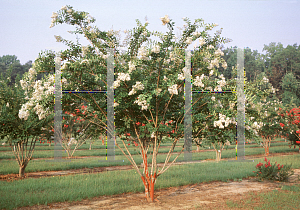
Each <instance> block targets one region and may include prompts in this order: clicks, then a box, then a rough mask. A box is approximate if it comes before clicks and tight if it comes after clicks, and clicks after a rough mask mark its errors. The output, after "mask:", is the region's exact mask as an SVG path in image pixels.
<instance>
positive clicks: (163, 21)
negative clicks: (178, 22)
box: [160, 15, 170, 25]
mask: <svg viewBox="0 0 300 210" xmlns="http://www.w3.org/2000/svg"><path fill="white" fill-rule="evenodd" d="M160 20H161V21H162V24H163V25H166V24H167V23H169V22H170V19H169V16H168V15H165V16H164V17H161V18H160Z"/></svg>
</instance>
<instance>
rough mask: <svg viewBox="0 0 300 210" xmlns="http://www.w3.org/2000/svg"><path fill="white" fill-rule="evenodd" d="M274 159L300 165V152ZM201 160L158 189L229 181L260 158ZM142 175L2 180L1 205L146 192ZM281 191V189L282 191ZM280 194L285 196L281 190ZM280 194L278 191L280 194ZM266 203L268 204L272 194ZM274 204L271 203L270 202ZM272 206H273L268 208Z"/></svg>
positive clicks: (164, 179)
mask: <svg viewBox="0 0 300 210" xmlns="http://www.w3.org/2000/svg"><path fill="white" fill-rule="evenodd" d="M270 160H271V163H273V162H275V161H277V162H278V163H280V164H286V163H293V168H300V154H297V155H293V156H285V157H274V158H270ZM261 161H263V158H260V159H257V160H255V161H254V162H228V161H221V162H219V163H216V162H201V163H194V164H186V165H175V166H172V167H171V168H169V170H167V171H166V172H165V173H164V174H163V175H161V176H160V177H158V179H157V182H156V185H155V189H156V190H157V189H163V188H168V187H177V186H183V185H188V184H195V183H203V182H210V181H223V182H226V181H229V180H234V179H236V180H237V179H243V178H247V177H251V176H253V172H252V171H253V170H254V169H255V165H256V164H257V163H258V162H261ZM291 189H293V190H294V191H292V192H293V193H294V194H293V195H292V194H291V193H290V194H289V195H290V196H287V197H286V199H288V200H287V201H286V202H287V203H291V202H292V201H293V202H295V204H294V205H293V206H294V207H295V205H299V202H300V201H299V199H298V200H297V199H296V198H297V197H296V196H298V198H299V194H297V193H299V192H298V190H299V189H298V188H297V187H296V188H291ZM143 191H144V187H143V184H142V181H141V178H140V177H139V175H138V174H137V173H136V171H135V170H128V171H109V172H104V173H97V174H78V175H70V176H61V177H47V178H40V179H33V178H27V179H23V180H18V181H14V182H4V181H3V182H0V209H3V208H6V209H14V208H17V207H22V206H32V205H36V204H46V203H47V204H49V203H54V202H64V201H70V202H71V201H77V200H82V199H86V198H92V197H96V196H102V195H113V194H122V193H126V192H143ZM279 193H281V192H279ZM280 196H283V195H282V194H280ZM277 197H278V195H277ZM263 199H266V200H265V202H267V203H264V204H263V203H262V205H267V206H266V207H268V202H273V201H270V200H268V197H267V196H265V197H264V198H263ZM270 205H271V204H269V206H270ZM264 209H270V208H264Z"/></svg>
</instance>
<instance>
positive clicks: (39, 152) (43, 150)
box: [0, 139, 292, 160]
mask: <svg viewBox="0 0 300 210" xmlns="http://www.w3.org/2000/svg"><path fill="white" fill-rule="evenodd" d="M278 140H280V139H276V141H274V142H272V144H271V148H272V147H277V146H287V145H288V143H285V142H278ZM97 143H99V142H97ZM39 144H40V143H38V144H37V146H36V148H35V151H34V153H33V158H53V157H54V153H53V150H54V147H53V146H52V147H49V146H48V145H44V146H39ZM119 145H120V147H121V148H124V146H123V144H122V143H121V142H120V143H119ZM182 145H183V141H181V142H180V143H178V146H176V147H175V149H174V152H180V151H181V149H182ZM86 146H88V145H83V146H81V147H80V150H76V151H75V152H74V154H73V156H78V157H80V156H106V146H105V145H96V147H97V149H92V150H88V148H85V147H86ZM161 146H164V147H161V148H160V149H159V153H168V152H169V149H170V146H171V145H170V144H168V143H165V144H162V145H161ZM2 147H3V146H2ZM0 148H1V147H0ZM72 148H74V146H73V147H72ZM84 148H85V149H84ZM128 148H129V151H130V153H131V154H132V155H137V154H139V152H138V149H137V148H136V147H134V146H131V145H130V146H129V147H128ZM245 148H246V150H247V149H248V148H261V149H262V147H259V145H257V144H253V145H248V144H246V146H245ZM287 148H288V147H287ZM2 149H4V148H2ZM6 149H9V150H6ZM196 149H197V147H196V146H193V147H192V150H196ZM207 149H208V148H206V149H203V148H201V150H207ZM211 149H213V148H211ZM228 150H235V145H230V146H228ZM4 151H5V152H4ZM291 151H292V150H291ZM71 152H72V150H71ZM115 155H116V156H118V155H121V156H123V153H122V152H121V151H120V150H119V149H118V148H117V147H116V149H115ZM62 156H63V157H67V153H66V152H63V153H62ZM1 159H15V156H14V154H13V152H12V151H11V148H10V147H5V150H2V152H0V160H1Z"/></svg>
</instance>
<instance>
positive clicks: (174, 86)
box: [168, 84, 178, 95]
mask: <svg viewBox="0 0 300 210" xmlns="http://www.w3.org/2000/svg"><path fill="white" fill-rule="evenodd" d="M168 91H169V93H170V94H175V95H178V90H177V84H175V85H172V86H170V87H168Z"/></svg>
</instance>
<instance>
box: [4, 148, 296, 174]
mask: <svg viewBox="0 0 300 210" xmlns="http://www.w3.org/2000/svg"><path fill="white" fill-rule="evenodd" d="M269 151H270V153H280V152H295V150H293V149H290V148H289V147H287V146H281V147H271V148H270V150H269ZM38 152H42V151H38ZM94 152H96V151H94ZM264 152H265V151H264V149H263V148H248V149H246V151H245V154H246V155H256V154H264ZM176 156H177V155H176V154H173V155H172V156H171V158H170V161H172V160H174V158H175V157H176ZM235 156H236V152H235V150H234V149H232V150H223V151H222V158H234V157H235ZM52 158H53V152H52ZM133 158H134V160H135V162H136V163H137V164H138V165H139V164H141V163H142V158H141V156H140V155H133ZM151 158H152V156H151V155H150V154H149V155H148V162H151ZM165 158H166V154H158V156H157V163H164V162H165ZM215 158H216V153H215V152H214V151H213V152H212V151H207V152H199V153H193V156H192V160H206V159H215ZM99 160H105V157H91V158H87V159H71V160H70V161H69V162H54V161H53V162H48V161H46V160H39V159H33V160H31V161H30V162H29V164H28V166H27V167H26V170H25V173H28V172H37V171H52V170H69V169H80V168H93V167H102V166H115V165H131V163H130V162H129V161H128V160H127V158H126V157H125V156H124V155H116V156H115V160H124V162H99ZM183 160H184V153H182V154H181V155H180V156H179V157H178V159H177V161H183ZM0 163H1V170H0V174H11V173H14V174H17V173H18V170H19V166H18V163H17V161H16V160H14V159H13V160H1V161H0Z"/></svg>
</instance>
